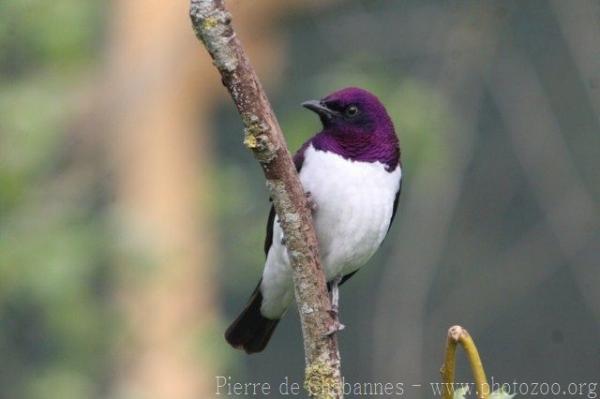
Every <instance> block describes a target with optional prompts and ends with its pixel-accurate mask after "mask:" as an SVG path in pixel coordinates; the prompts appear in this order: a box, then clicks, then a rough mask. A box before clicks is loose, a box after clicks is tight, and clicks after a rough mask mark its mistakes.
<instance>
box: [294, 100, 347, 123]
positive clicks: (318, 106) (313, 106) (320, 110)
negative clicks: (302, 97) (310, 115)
mask: <svg viewBox="0 0 600 399" xmlns="http://www.w3.org/2000/svg"><path fill="white" fill-rule="evenodd" d="M302 106H303V107H304V108H306V109H310V110H311V111H313V112H316V113H317V114H318V115H319V116H321V117H324V118H327V119H330V118H333V117H334V116H336V115H337V114H338V112H337V111H334V110H332V109H330V108H327V106H326V105H325V104H323V102H321V101H319V100H309V101H304V102H303V103H302Z"/></svg>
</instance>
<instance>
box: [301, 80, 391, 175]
mask: <svg viewBox="0 0 600 399" xmlns="http://www.w3.org/2000/svg"><path fill="white" fill-rule="evenodd" d="M318 103H319V105H318V106H316V105H312V104H309V105H308V106H307V105H305V106H306V107H307V108H309V109H312V110H314V111H315V112H317V113H318V114H319V115H320V116H321V122H322V123H323V130H322V131H321V132H319V133H318V134H317V135H315V136H314V137H313V138H312V139H311V140H310V141H309V142H307V143H306V144H305V145H304V146H303V148H301V149H300V151H299V153H298V154H297V156H296V164H297V165H298V164H299V163H300V164H301V158H302V155H303V154H302V153H303V150H304V149H305V148H306V147H307V146H308V144H312V145H313V146H314V147H315V149H317V150H320V151H328V152H333V153H335V154H338V155H340V156H342V157H344V158H346V159H350V160H353V161H363V162H381V163H383V164H385V165H386V166H387V170H388V171H392V170H394V169H395V168H396V166H397V165H398V163H399V162H400V147H399V143H398V138H397V136H396V133H395V131H394V125H393V123H392V120H391V119H390V117H389V115H388V113H387V111H386V110H385V107H384V106H383V104H381V102H380V101H379V99H378V98H377V97H376V96H374V95H373V94H371V93H369V92H368V91H366V90H364V89H360V88H356V87H349V88H345V89H342V90H339V91H336V92H335V93H332V94H330V95H329V96H327V97H325V98H323V99H322V100H320V101H319V102H318ZM310 105H312V106H310ZM351 107H355V108H356V111H355V112H356V114H354V115H349V114H348V111H349V110H350V108H351ZM327 110H329V112H327ZM350 111H352V110H350Z"/></svg>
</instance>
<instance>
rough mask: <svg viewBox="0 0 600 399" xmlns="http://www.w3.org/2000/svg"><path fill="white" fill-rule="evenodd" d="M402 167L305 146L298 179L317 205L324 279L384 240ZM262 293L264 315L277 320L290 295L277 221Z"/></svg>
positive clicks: (360, 260)
mask: <svg viewBox="0 0 600 399" xmlns="http://www.w3.org/2000/svg"><path fill="white" fill-rule="evenodd" d="M401 173H402V172H401V169H400V167H397V168H396V169H395V170H394V171H393V172H388V171H387V170H386V165H384V164H381V163H379V162H354V161H349V160H346V159H344V158H342V157H341V156H339V155H336V154H333V153H331V152H323V151H317V150H315V149H314V148H313V147H312V146H309V147H308V148H307V149H306V152H305V154H304V163H303V165H302V170H301V171H300V180H301V181H302V185H303V186H304V190H305V191H307V192H308V191H310V193H311V195H312V198H313V200H314V201H315V203H316V204H317V207H318V208H317V210H316V212H315V214H314V223H315V228H316V231H317V237H318V240H319V246H320V256H321V263H322V264H323V267H324V269H325V274H326V277H327V280H328V281H329V280H331V279H333V278H334V277H336V276H338V275H346V274H348V273H351V272H353V271H355V270H357V269H358V268H359V267H361V266H362V265H364V264H365V263H366V262H367V261H368V260H369V258H370V257H371V256H372V255H373V254H374V253H375V251H376V250H377V248H379V245H380V244H381V242H382V241H383V239H384V237H385V235H386V233H387V230H388V227H389V223H390V220H391V218H392V211H393V203H394V198H395V196H396V193H397V192H398V188H399V185H400V177H401ZM273 227H274V228H273V244H272V245H271V249H270V250H269V254H268V255H267V262H266V264H265V270H264V272H263V282H262V285H261V291H262V294H263V305H262V313H263V314H264V315H265V316H267V317H272V318H277V317H280V316H281V315H282V313H283V312H285V309H286V308H287V306H288V305H289V304H290V302H291V300H292V298H293V287H292V274H291V268H290V265H289V260H288V256H287V251H286V249H285V247H284V246H283V245H282V244H281V241H282V238H283V233H282V231H281V228H280V227H279V224H278V223H277V220H276V221H275V225H274V226H273Z"/></svg>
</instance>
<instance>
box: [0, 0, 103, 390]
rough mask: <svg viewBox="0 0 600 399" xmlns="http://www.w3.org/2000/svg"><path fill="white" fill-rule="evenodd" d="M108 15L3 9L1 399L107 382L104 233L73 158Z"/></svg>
mask: <svg viewBox="0 0 600 399" xmlns="http://www.w3.org/2000/svg"><path fill="white" fill-rule="evenodd" d="M103 7H104V6H103V5H102V3H98V2H92V1H79V0H57V1H52V2H46V1H41V0H4V1H1V2H0V149H1V150H0V151H1V152H0V187H1V189H0V327H1V328H0V358H1V359H2V370H1V371H0V386H2V389H1V390H0V398H24V399H36V398H84V397H88V398H89V397H94V396H96V395H97V394H99V392H100V391H101V389H102V388H101V385H100V384H99V383H101V381H102V378H99V377H100V376H102V375H106V374H107V362H108V361H109V358H108V356H109V353H110V352H109V351H108V348H109V347H108V342H109V338H110V335H111V333H110V330H109V329H107V328H106V325H107V323H108V320H110V314H109V310H108V309H109V308H108V307H107V301H106V298H107V292H106V281H107V279H109V276H110V273H109V271H108V268H107V262H106V258H107V256H108V255H107V249H106V247H107V246H106V239H105V233H104V227H103V223H102V217H101V213H100V212H101V210H100V209H99V208H98V207H97V206H96V205H97V200H96V194H97V193H96V189H95V188H94V177H93V173H92V172H90V171H89V170H87V169H86V168H79V167H77V166H75V165H74V160H73V159H74V158H75V156H74V155H73V154H71V153H69V152H68V151H69V150H70V149H72V148H71V147H70V146H69V143H70V141H71V137H69V133H70V129H69V127H70V126H69V124H70V123H72V121H73V119H74V118H77V115H76V114H75V113H76V112H77V109H78V108H77V104H76V101H75V99H76V97H75V90H76V89H77V88H78V84H80V83H81V82H80V80H81V79H80V77H81V76H82V75H83V74H84V73H85V71H86V68H87V67H88V66H89V64H90V63H91V62H93V61H94V53H95V52H97V46H96V45H95V44H96V42H98V40H99V38H100V37H101V32H100V31H99V27H100V26H101V22H102V20H101V10H102V8H103ZM88 169H89V168H88Z"/></svg>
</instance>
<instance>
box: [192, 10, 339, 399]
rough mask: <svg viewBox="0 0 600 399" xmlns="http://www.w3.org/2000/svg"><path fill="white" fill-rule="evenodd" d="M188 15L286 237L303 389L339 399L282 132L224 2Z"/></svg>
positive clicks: (320, 293)
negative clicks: (236, 117)
mask: <svg viewBox="0 0 600 399" xmlns="http://www.w3.org/2000/svg"><path fill="white" fill-rule="evenodd" d="M190 16H191V19H192V24H193V27H194V31H195V32H196V36H197V37H198V38H199V39H200V40H201V41H202V42H203V43H204V46H205V47H206V48H207V50H208V52H209V53H210V55H211V57H212V58H213V61H214V65H215V67H216V68H217V69H218V70H219V72H220V74H221V77H222V81H223V84H224V85H225V87H226V88H227V90H228V91H229V93H230V95H231V98H232V99H233V102H234V103H235V105H236V107H237V110H238V112H239V114H240V116H241V117H242V121H243V123H244V126H245V130H244V132H245V138H244V144H245V145H246V147H248V148H249V149H250V150H251V151H252V152H253V153H254V156H255V157H256V159H257V160H258V161H259V163H260V165H261V167H262V169H263V172H264V175H265V178H266V179H267V187H268V189H269V192H270V195H271V198H272V200H273V204H274V206H275V211H276V212H277V215H278V217H279V223H280V225H281V228H282V230H283V232H284V234H285V241H286V246H287V249H288V254H289V257H290V263H291V266H292V269H293V275H294V287H295V295H296V302H297V304H298V310H299V312H300V321H301V323H302V333H303V337H304V353H305V360H306V375H305V388H306V389H307V390H308V391H309V394H310V396H311V397H314V398H319V399H321V398H323V399H324V398H332V399H336V398H341V397H342V389H341V387H342V386H341V372H340V357H339V352H338V348H337V340H336V338H335V336H334V335H328V334H327V332H328V331H330V329H331V327H332V326H333V323H334V321H333V318H332V316H331V315H330V313H329V310H330V309H331V303H330V299H329V296H328V294H327V283H326V281H325V275H324V273H323V270H322V268H321V265H320V262H319V255H318V242H317V237H316V234H315V230H314V227H313V224H312V217H311V213H310V209H309V207H308V205H307V201H306V197H305V195H304V190H303V188H302V185H301V183H300V180H299V178H298V174H297V173H296V169H295V167H294V163H293V161H292V157H291V155H290V153H289V151H288V149H287V145H286V143H285V139H284V137H283V134H282V132H281V128H280V127H279V123H278V122H277V119H276V118H275V114H274V112H273V110H272V108H271V105H270V104H269V101H268V99H267V96H266V94H265V92H264V90H263V89H262V86H261V84H260V82H259V80H258V77H257V75H256V73H255V71H254V69H253V68H252V66H251V65H250V62H249V60H248V58H247V56H246V54H245V52H244V49H243V47H242V45H241V43H240V41H239V39H238V38H237V36H236V34H235V31H234V30H233V28H232V26H231V15H230V13H229V12H228V11H227V9H226V8H225V6H224V5H223V1H222V0H191V8H190Z"/></svg>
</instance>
